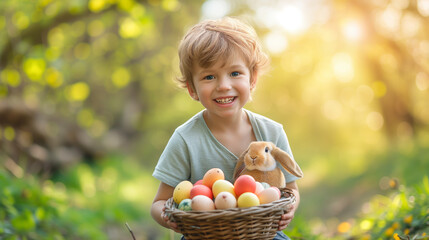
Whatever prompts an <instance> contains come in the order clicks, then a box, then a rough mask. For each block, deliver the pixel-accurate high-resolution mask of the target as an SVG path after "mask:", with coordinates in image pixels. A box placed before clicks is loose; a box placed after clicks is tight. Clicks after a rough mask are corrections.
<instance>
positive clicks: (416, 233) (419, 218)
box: [355, 176, 429, 239]
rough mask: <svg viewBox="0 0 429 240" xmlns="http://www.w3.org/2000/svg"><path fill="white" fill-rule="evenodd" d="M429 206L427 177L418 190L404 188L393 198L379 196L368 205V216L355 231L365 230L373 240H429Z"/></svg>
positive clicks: (428, 182) (363, 217) (364, 217)
mask: <svg viewBox="0 0 429 240" xmlns="http://www.w3.org/2000/svg"><path fill="white" fill-rule="evenodd" d="M428 206H429V178H428V177H427V176H426V177H424V179H423V181H422V182H421V183H420V184H419V185H417V186H416V187H414V188H407V187H404V186H401V187H400V190H399V191H398V192H396V193H395V194H393V195H392V196H390V197H386V196H375V197H374V198H373V199H372V200H371V201H370V203H369V205H368V209H367V210H366V211H368V213H366V214H364V215H363V216H362V218H360V219H359V220H358V221H357V226H356V229H355V231H356V232H362V231H364V232H366V234H368V235H369V236H370V237H371V239H392V237H394V238H395V239H399V238H401V239H428V238H429V209H428ZM406 237H409V238H406Z"/></svg>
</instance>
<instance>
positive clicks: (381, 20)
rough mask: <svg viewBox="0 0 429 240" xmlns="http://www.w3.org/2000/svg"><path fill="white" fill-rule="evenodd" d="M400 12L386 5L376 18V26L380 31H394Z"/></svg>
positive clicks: (396, 27)
mask: <svg viewBox="0 0 429 240" xmlns="http://www.w3.org/2000/svg"><path fill="white" fill-rule="evenodd" d="M400 20H401V12H400V11H398V10H397V9H395V8H393V7H388V8H386V10H384V12H383V13H382V14H381V15H380V16H378V18H377V26H378V27H379V30H381V31H382V32H384V31H387V32H389V33H395V32H396V31H398V29H399V24H400Z"/></svg>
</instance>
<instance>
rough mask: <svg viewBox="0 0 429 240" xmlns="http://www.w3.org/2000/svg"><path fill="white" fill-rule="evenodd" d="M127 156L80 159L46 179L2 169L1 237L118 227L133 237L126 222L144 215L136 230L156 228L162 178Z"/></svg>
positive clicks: (99, 233)
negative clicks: (154, 207)
mask: <svg viewBox="0 0 429 240" xmlns="http://www.w3.org/2000/svg"><path fill="white" fill-rule="evenodd" d="M122 160H123V159H121V158H110V159H105V160H104V161H100V162H99V163H97V164H95V165H93V166H89V165H87V164H84V163H83V164H78V165H76V166H75V167H73V168H71V169H70V170H68V171H65V172H62V173H61V174H59V175H58V176H56V177H54V178H53V179H52V180H46V181H43V182H39V181H38V180H37V179H36V178H33V177H30V176H26V177H24V178H15V177H13V176H11V175H10V174H8V173H6V172H5V171H0V189H1V192H0V199H1V202H0V238H1V239H108V238H109V235H108V233H109V232H115V231H116V232H120V233H121V234H120V237H121V238H128V237H130V235H129V233H128V231H127V230H126V228H125V225H124V224H125V222H138V221H142V219H146V220H144V221H145V222H146V226H143V227H139V229H137V230H136V229H134V231H135V232H136V233H138V234H139V235H140V236H142V235H147V234H150V231H149V230H148V229H149V228H150V225H151V224H150V219H151V218H150V214H149V209H150V204H151V201H152V197H153V196H154V193H155V191H156V186H157V183H156V182H155V180H154V179H153V178H152V177H151V176H150V173H148V172H145V171H144V170H142V169H141V167H139V166H138V165H135V164H133V163H132V162H131V163H127V164H123V161H122ZM152 228H154V227H152ZM154 229H156V228H154ZM148 232H149V233H148ZM153 232H155V231H153ZM151 234H152V235H155V236H159V235H160V234H161V235H162V231H160V232H157V233H156V232H155V233H151ZM130 239H131V238H130Z"/></svg>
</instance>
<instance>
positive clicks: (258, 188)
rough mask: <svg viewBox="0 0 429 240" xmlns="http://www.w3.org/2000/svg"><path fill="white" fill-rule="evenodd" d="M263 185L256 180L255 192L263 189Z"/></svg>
mask: <svg viewBox="0 0 429 240" xmlns="http://www.w3.org/2000/svg"><path fill="white" fill-rule="evenodd" d="M264 189H265V188H264V186H262V184H261V183H260V182H256V189H255V194H256V195H258V193H260V192H261V191H262V190H264Z"/></svg>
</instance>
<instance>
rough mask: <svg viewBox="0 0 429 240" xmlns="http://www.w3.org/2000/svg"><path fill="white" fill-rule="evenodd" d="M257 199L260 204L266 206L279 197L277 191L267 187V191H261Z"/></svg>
mask: <svg viewBox="0 0 429 240" xmlns="http://www.w3.org/2000/svg"><path fill="white" fill-rule="evenodd" d="M258 198H259V202H260V203H261V204H266V203H270V202H274V201H277V200H279V199H280V195H279V193H278V190H277V189H275V188H274V187H269V188H267V189H264V190H262V191H261V192H260V193H259V194H258Z"/></svg>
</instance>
